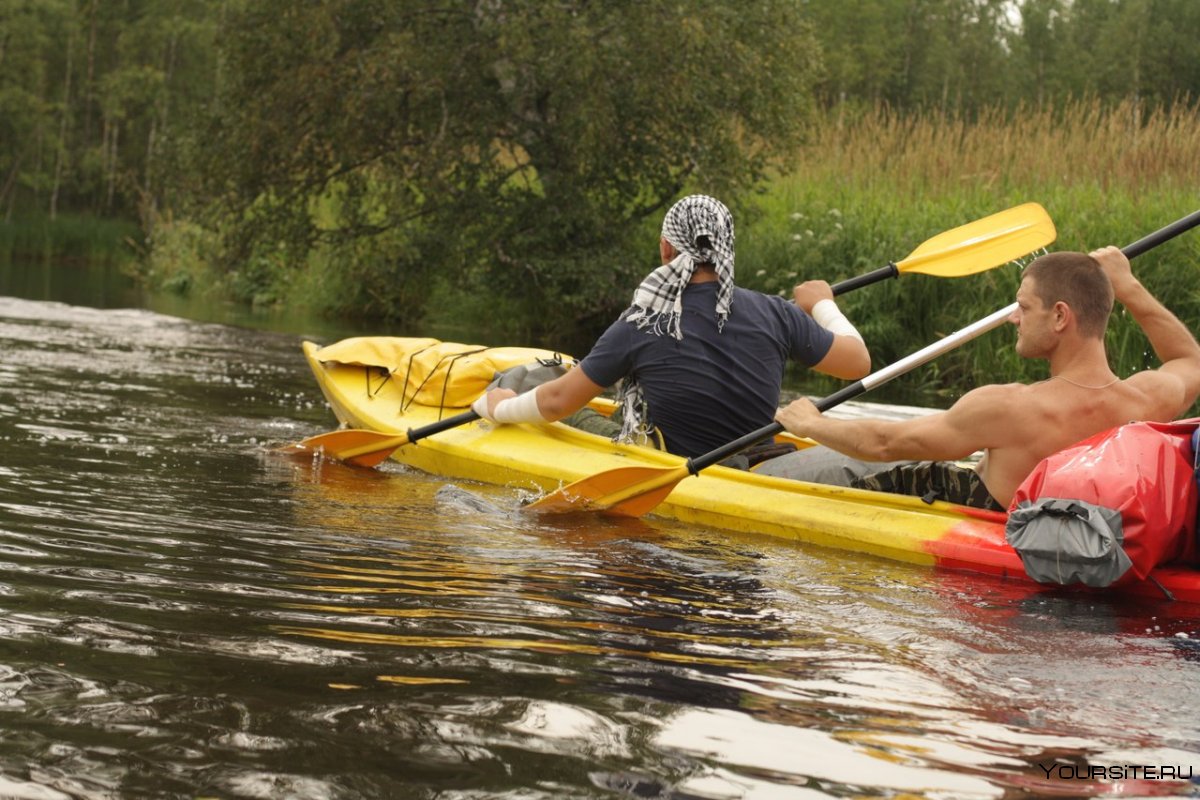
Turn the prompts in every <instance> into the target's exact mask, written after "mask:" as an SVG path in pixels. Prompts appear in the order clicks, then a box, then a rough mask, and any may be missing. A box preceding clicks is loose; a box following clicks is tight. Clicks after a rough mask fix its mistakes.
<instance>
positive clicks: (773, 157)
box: [190, 0, 817, 333]
mask: <svg viewBox="0 0 1200 800" xmlns="http://www.w3.org/2000/svg"><path fill="white" fill-rule="evenodd" d="M231 11H232V13H231V15H230V19H229V22H228V24H227V26H226V28H225V30H224V31H223V33H222V35H221V41H222V42H223V43H224V45H225V49H224V53H223V59H224V64H225V68H224V73H223V74H224V75H225V76H226V77H225V80H224V82H223V85H222V86H221V87H220V94H219V97H218V102H219V109H218V110H217V113H216V114H215V115H214V117H213V119H212V121H211V126H210V127H209V128H208V129H207V130H206V131H205V132H204V134H203V136H202V137H201V138H199V139H197V140H196V141H194V142H192V143H191V145H190V147H191V151H192V154H193V156H194V162H193V164H194V174H196V175H201V176H204V177H206V178H207V181H206V183H205V186H204V189H203V191H202V192H201V193H200V196H199V197H198V199H199V200H201V201H203V200H205V199H206V198H207V197H213V198H216V199H217V201H218V202H217V203H216V204H215V205H213V206H210V207H209V209H208V211H209V212H210V213H213V214H214V216H213V217H211V219H212V220H214V222H212V223H210V224H214V225H219V226H220V228H221V229H222V231H223V232H224V233H225V241H226V244H227V245H228V250H227V253H226V257H227V259H228V261H227V263H228V264H229V265H230V266H231V267H235V266H239V265H245V264H247V263H249V262H251V261H253V260H254V259H255V257H256V254H258V256H262V255H263V254H264V253H265V252H267V251H266V250H265V249H264V247H263V245H264V243H267V242H269V243H270V252H273V253H280V252H282V253H283V254H284V255H283V256H282V257H276V262H277V264H279V263H283V264H285V265H287V266H293V267H294V266H295V265H297V264H299V263H300V262H301V261H302V260H303V259H304V257H305V254H308V253H310V252H314V251H315V252H318V253H322V254H324V258H326V259H328V260H330V261H336V260H339V256H340V255H345V254H349V253H354V254H355V257H356V258H357V259H358V260H359V262H360V264H362V263H370V264H373V265H374V266H372V267H371V268H369V269H362V268H360V269H358V270H357V272H356V274H355V276H354V277H355V281H354V284H353V285H348V284H347V283H346V282H343V283H342V286H341V287H340V288H341V290H342V291H343V292H345V293H351V292H353V293H355V295H356V299H355V301H354V304H356V305H358V306H359V307H362V308H366V310H367V311H368V312H369V313H373V314H375V315H381V316H392V317H396V318H401V319H413V318H415V317H417V316H419V311H420V309H419V306H420V303H421V300H422V293H423V292H424V291H426V290H427V287H428V283H429V281H430V278H431V276H432V275H435V274H442V275H451V276H453V279H454V280H455V281H456V282H457V285H459V286H460V287H464V286H470V287H476V289H477V290H478V291H480V292H485V293H489V294H490V295H494V296H498V297H502V298H506V299H507V303H508V304H509V307H510V308H512V309H515V310H517V311H518V312H520V313H521V314H523V315H524V316H525V317H526V318H527V319H529V320H533V321H534V325H535V327H536V328H537V329H538V330H537V331H532V332H535V333H537V332H543V333H544V332H562V331H565V330H570V329H574V328H575V327H577V326H578V325H579V324H581V321H582V324H583V325H585V326H588V325H591V326H593V327H594V326H595V325H596V324H597V322H598V321H599V320H602V319H605V318H607V317H609V316H611V315H612V314H613V313H614V312H615V311H616V310H618V309H619V308H621V307H623V306H624V305H625V304H626V303H627V302H628V298H629V296H630V293H631V291H632V288H633V287H634V285H635V284H636V282H637V280H638V279H640V278H641V277H642V275H644V274H645V272H646V271H647V269H648V268H649V267H652V266H654V262H653V253H654V251H655V247H654V243H655V238H654V234H653V232H652V230H653V229H652V228H648V227H647V226H648V225H649V224H653V223H654V222H657V218H658V215H659V214H661V212H662V210H663V209H664V207H665V206H666V204H668V203H669V202H670V201H672V200H673V199H675V198H676V197H678V196H679V195H680V193H681V192H683V191H685V190H687V189H697V190H703V191H707V192H711V193H714V194H717V195H721V196H723V197H725V198H736V197H738V196H739V195H741V194H742V193H744V192H745V191H746V190H747V189H749V188H751V187H753V186H755V185H756V184H757V183H758V182H760V181H761V180H762V179H763V178H764V177H765V176H766V175H767V174H768V170H769V169H770V168H771V167H772V165H773V164H774V163H776V162H778V161H779V160H780V159H782V158H783V157H784V156H786V155H788V154H790V153H791V152H793V151H794V150H795V147H796V144H797V142H798V141H799V136H800V135H801V132H802V126H803V123H804V120H805V118H806V115H807V114H808V113H809V108H810V102H809V98H810V86H811V83H812V76H813V74H814V70H815V66H816V61H817V55H816V46H815V43H814V40H813V38H812V36H811V34H810V31H809V29H808V27H807V26H806V24H805V20H804V18H803V16H802V14H801V12H800V9H799V6H798V5H797V4H796V3H794V2H789V0H756V1H755V2H752V3H738V4H730V3H725V2H717V1H716V0H703V1H701V2H689V3H680V4H674V3H665V2H664V3H660V2H654V3H646V2H641V1H640V0H639V1H637V2H635V1H634V0H625V2H617V1H614V2H606V3H594V2H586V0H558V2H544V1H543V0H504V1H503V2H501V0H484V1H481V2H475V3H461V2H457V1H454V2H451V1H450V0H422V1H421V2H408V3H394V2H389V1H388V0H335V1H334V2H325V3H305V4H297V3H294V2H291V1H290V0H254V2H250V0H246V2H243V3H240V4H237V7H236V8H234V9H231ZM264 274H265V273H264Z"/></svg>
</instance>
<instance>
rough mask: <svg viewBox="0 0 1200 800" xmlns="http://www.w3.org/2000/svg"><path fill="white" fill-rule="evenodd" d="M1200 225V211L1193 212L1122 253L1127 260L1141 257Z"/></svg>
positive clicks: (1124, 248) (1130, 246)
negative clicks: (1153, 248) (1151, 249)
mask: <svg viewBox="0 0 1200 800" xmlns="http://www.w3.org/2000/svg"><path fill="white" fill-rule="evenodd" d="M1197 225H1200V210H1196V211H1193V212H1192V213H1190V214H1188V215H1187V216H1186V217H1183V218H1182V219H1177V220H1175V221H1174V222H1172V223H1171V224H1170V225H1167V226H1165V227H1162V228H1159V229H1158V230H1156V231H1155V232H1154V233H1151V234H1150V235H1148V236H1143V237H1142V238H1141V239H1138V240H1137V241H1136V242H1134V243H1133V244H1131V245H1128V246H1126V247H1122V248H1121V252H1122V253H1124V254H1125V257H1126V258H1133V257H1135V256H1140V255H1141V254H1142V253H1144V252H1146V251H1147V250H1149V249H1150V248H1152V247H1158V246H1159V245H1160V244H1162V243H1163V242H1165V241H1168V240H1169V239H1174V238H1175V237H1176V236H1178V235H1179V234H1181V233H1183V232H1184V231H1190V230H1191V229H1192V228H1194V227H1196V226H1197Z"/></svg>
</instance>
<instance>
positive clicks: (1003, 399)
mask: <svg viewBox="0 0 1200 800" xmlns="http://www.w3.org/2000/svg"><path fill="white" fill-rule="evenodd" d="M1047 389H1048V387H1047V386H1046V382H1045V381H1042V382H1040V383H988V384H985V385H983V386H977V387H976V388H974V389H972V390H971V391H969V392H967V393H966V394H964V395H963V396H962V397H960V398H959V399H958V401H957V402H956V403H955V404H954V405H955V406H960V405H966V406H1004V405H1007V404H1009V403H1014V402H1017V401H1020V400H1028V399H1029V398H1031V397H1035V396H1038V395H1041V394H1043V393H1045V392H1046V391H1047Z"/></svg>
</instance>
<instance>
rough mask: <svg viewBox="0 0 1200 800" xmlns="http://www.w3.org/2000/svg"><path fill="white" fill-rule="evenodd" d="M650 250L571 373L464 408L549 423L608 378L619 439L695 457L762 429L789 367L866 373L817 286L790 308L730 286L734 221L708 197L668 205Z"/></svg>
mask: <svg viewBox="0 0 1200 800" xmlns="http://www.w3.org/2000/svg"><path fill="white" fill-rule="evenodd" d="M659 254H660V255H661V257H662V261H663V266H661V267H659V268H658V269H656V270H654V271H653V272H652V273H650V275H648V276H647V277H646V279H645V280H644V281H643V282H642V284H641V285H640V286H639V287H638V289H637V291H636V293H635V294H634V299H633V305H632V306H631V307H630V308H629V309H628V310H626V311H625V312H624V313H623V314H621V316H620V317H619V318H618V319H617V320H616V322H614V323H613V324H612V325H610V326H609V328H608V330H607V331H605V332H604V334H603V335H602V336H601V337H600V339H599V340H597V342H596V344H595V346H594V347H593V348H592V350H591V352H590V353H588V355H587V356H586V357H585V358H584V359H583V361H581V362H580V364H579V368H578V369H573V370H571V371H569V372H568V373H566V374H565V375H563V376H562V377H560V378H557V379H555V380H553V381H550V382H548V383H544V384H542V385H541V386H538V387H536V388H535V389H531V390H530V391H528V392H525V393H524V394H521V395H516V394H515V393H514V392H512V391H511V390H508V389H493V390H491V391H489V392H487V393H486V394H484V395H482V396H481V397H480V398H479V399H478V400H477V401H476V402H475V404H474V406H473V408H474V409H475V411H476V412H477V413H479V415H480V416H481V417H483V418H484V419H488V420H491V421H493V422H550V421H553V420H558V419H562V418H563V417H566V416H568V415H570V414H572V413H574V412H575V411H578V410H579V409H580V408H582V407H583V406H585V405H586V404H587V402H588V401H589V400H591V399H592V398H593V397H595V396H596V395H598V394H600V393H601V392H602V391H604V389H605V388H606V387H608V386H613V385H615V384H617V383H618V381H619V382H620V392H619V395H620V400H621V403H622V410H623V429H622V438H624V439H625V440H637V439H638V438H639V434H644V433H645V431H646V430H647V429H649V428H650V427H651V426H652V427H654V428H657V429H658V431H659V432H660V433H661V434H662V436H663V440H664V442H665V443H666V447H667V450H669V451H670V452H672V453H677V454H679V455H683V456H697V455H701V454H703V453H706V452H709V451H711V450H713V449H715V448H717V447H719V446H721V445H723V444H725V443H726V442H729V441H732V440H734V439H737V438H738V437H740V436H742V435H744V434H746V433H749V432H750V431H753V430H756V429H758V428H761V427H763V426H764V425H768V424H770V423H771V421H772V420H773V419H774V417H775V412H776V410H777V407H778V404H779V391H780V386H781V384H782V382H783V374H784V368H785V366H786V364H787V361H788V360H789V359H791V360H794V361H797V362H799V363H801V364H804V365H806V366H809V367H812V368H813V369H815V370H817V371H818V372H822V373H825V374H828V375H833V376H835V377H838V378H845V379H848V380H857V379H858V378H862V377H863V376H865V375H866V374H867V373H868V372H869V371H870V367H871V357H870V354H869V352H868V351H867V347H866V345H865V344H864V343H863V340H862V337H861V336H859V334H858V331H857V330H855V328H854V326H853V325H851V324H850V322H849V321H848V320H847V319H846V317H845V316H844V315H843V314H842V313H841V311H839V310H838V308H837V305H836V304H835V303H834V301H833V292H832V291H831V290H830V288H829V284H828V283H826V282H824V281H808V282H806V283H803V284H800V285H799V286H797V287H796V288H795V290H794V292H793V295H794V299H795V302H794V303H789V302H787V301H786V300H784V299H782V298H779V297H773V296H770V295H765V294H762V293H760V292H753V291H750V290H747V289H742V288H739V287H737V286H735V285H734V281H733V261H734V234H733V217H732V215H731V214H730V213H729V210H728V209H727V208H726V207H725V206H724V205H723V204H722V203H720V202H719V201H717V200H715V199H713V198H711V197H707V196H705V195H692V196H689V197H685V198H684V199H682V200H680V201H679V202H678V203H676V204H675V205H674V206H672V207H671V209H670V210H669V211H668V212H667V214H666V217H665V218H664V220H663V230H662V237H661V239H660V240H659Z"/></svg>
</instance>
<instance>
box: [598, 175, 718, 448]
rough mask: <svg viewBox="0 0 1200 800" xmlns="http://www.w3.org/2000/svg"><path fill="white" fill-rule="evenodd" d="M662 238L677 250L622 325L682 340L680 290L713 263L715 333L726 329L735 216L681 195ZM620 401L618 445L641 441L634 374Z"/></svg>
mask: <svg viewBox="0 0 1200 800" xmlns="http://www.w3.org/2000/svg"><path fill="white" fill-rule="evenodd" d="M662 237H663V238H664V239H666V240H667V241H668V242H670V243H671V246H672V247H674V248H675V249H676V250H678V251H679V255H678V256H677V257H676V258H675V259H674V260H672V261H671V263H669V264H664V265H662V266H661V267H659V268H658V269H656V270H654V271H653V272H651V273H650V274H649V275H647V276H646V279H645V280H644V281H642V283H641V285H640V286H638V288H637V291H635V292H634V294H633V307H632V308H630V309H629V310H628V311H627V312H625V321H626V322H629V323H631V324H633V325H636V326H637V327H638V329H639V330H641V329H645V328H649V329H650V332H652V333H653V334H654V335H655V336H661V335H662V334H663V333H667V334H670V335H671V336H674V337H675V338H676V339H682V338H683V328H682V326H681V324H680V322H681V319H682V315H683V289H684V287H685V286H687V285H688V281H690V280H691V279H692V273H694V272H695V271H696V265H697V264H712V265H713V267H714V268H715V269H716V272H717V281H718V285H717V307H716V315H717V332H718V333H719V332H720V331H721V329H722V328H723V327H724V326H725V320H726V319H727V318H728V317H729V307H730V304H731V302H732V300H733V215H732V214H730V213H729V209H728V208H726V207H725V205H724V203H722V202H721V201H719V200H716V199H714V198H712V197H709V196H707V195H703V194H694V195H691V196H689V197H685V198H683V199H682V200H680V201H679V202H678V203H676V204H675V205H673V206H671V209H670V210H669V211H667V215H666V216H665V217H664V218H663V226H662ZM618 401H619V402H620V404H621V407H622V415H623V421H622V425H621V432H620V433H619V434H618V435H617V436H616V437H615V438H616V439H617V440H618V441H624V442H630V441H633V442H639V443H643V442H644V441H645V440H646V438H647V436H648V434H649V428H650V427H651V426H650V423H649V420H648V419H647V415H646V402H645V398H644V396H643V395H642V389H641V387H640V386H639V385H638V383H637V380H636V379H635V378H634V377H633V376H626V377H625V378H624V380H622V381H621V388H620V391H619V393H618Z"/></svg>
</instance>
